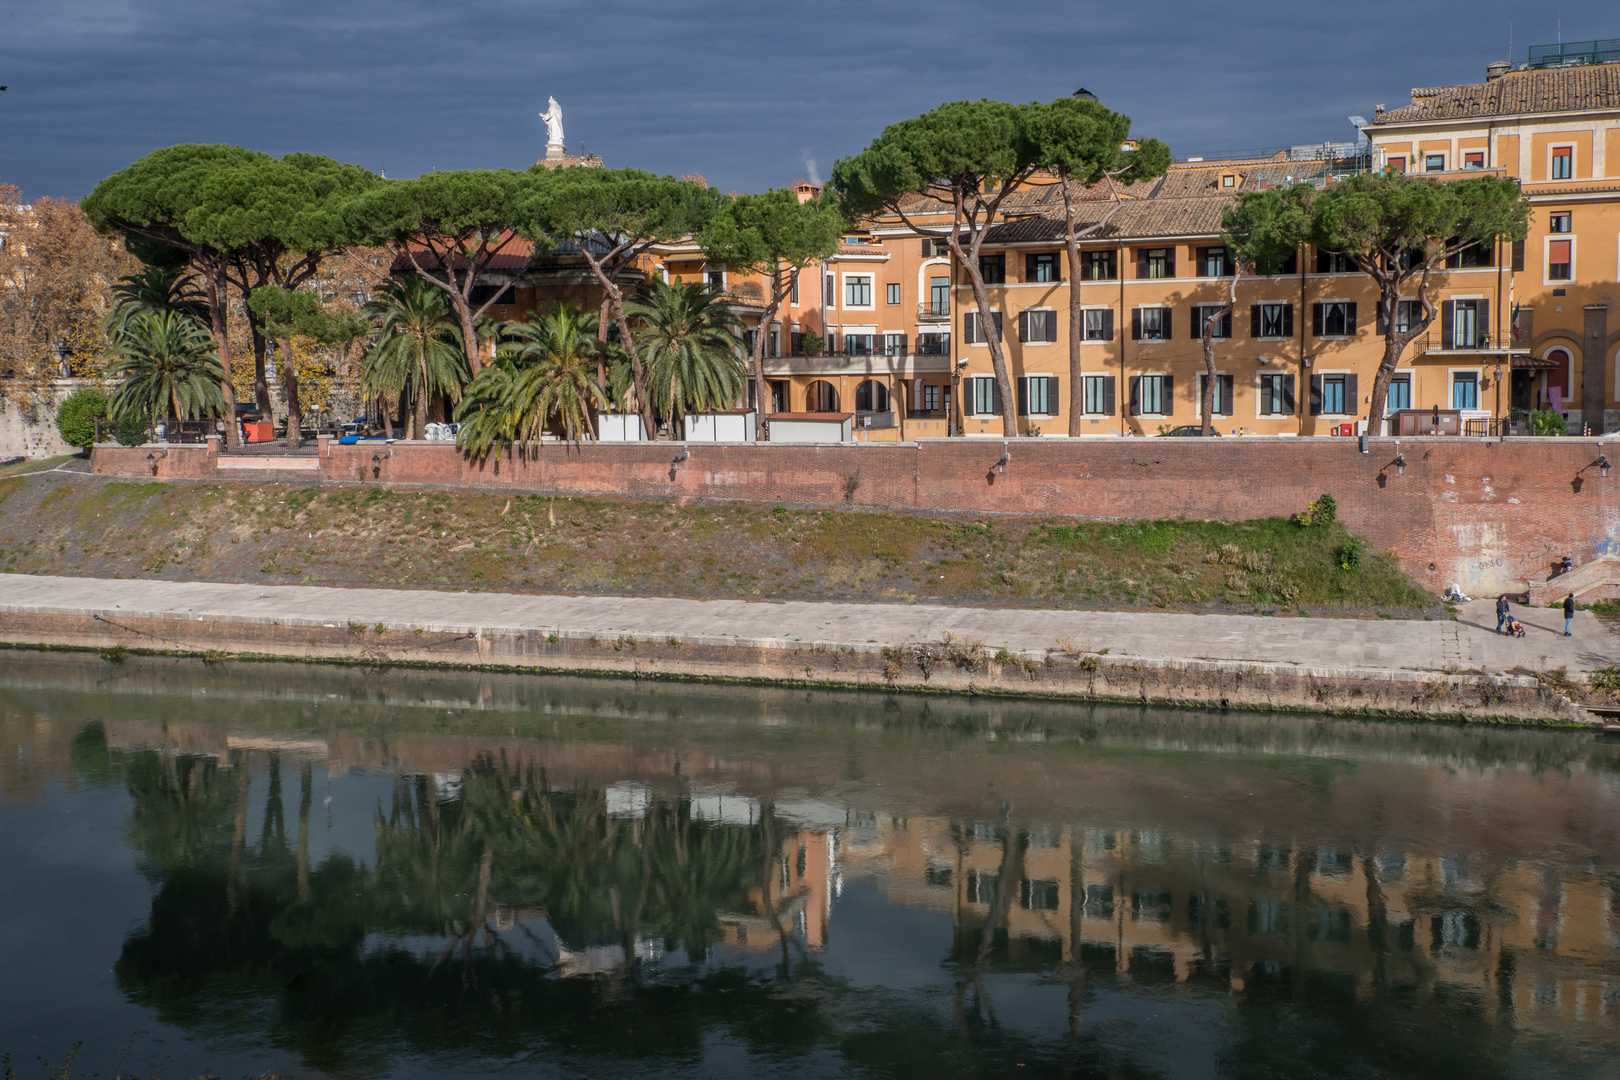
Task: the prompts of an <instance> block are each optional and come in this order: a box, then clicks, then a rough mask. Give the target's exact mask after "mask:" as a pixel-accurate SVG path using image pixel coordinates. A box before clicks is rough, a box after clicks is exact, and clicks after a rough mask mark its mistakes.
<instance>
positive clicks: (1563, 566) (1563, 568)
mask: <svg viewBox="0 0 1620 1080" xmlns="http://www.w3.org/2000/svg"><path fill="white" fill-rule="evenodd" d="M1574 566H1575V563H1574V562H1573V561H1572V560H1571V559H1570V557H1569V556H1568V555H1565V556H1564V561H1563V562H1562V563H1560V564H1559V567H1558V574H1559V576H1560V577H1562V576H1563V575H1564V574H1567V573H1569V572H1570V570H1572V569H1573V568H1574Z"/></svg>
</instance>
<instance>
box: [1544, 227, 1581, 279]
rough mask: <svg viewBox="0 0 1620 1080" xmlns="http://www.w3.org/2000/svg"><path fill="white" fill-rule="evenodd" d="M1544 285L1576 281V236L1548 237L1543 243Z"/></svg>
mask: <svg viewBox="0 0 1620 1080" xmlns="http://www.w3.org/2000/svg"><path fill="white" fill-rule="evenodd" d="M1541 244H1542V266H1543V267H1544V269H1543V270H1542V284H1544V285H1561V284H1564V283H1565V282H1569V281H1574V280H1575V236H1574V234H1569V235H1564V236H1547V237H1543V238H1542V241H1541Z"/></svg>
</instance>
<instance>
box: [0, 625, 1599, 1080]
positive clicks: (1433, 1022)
mask: <svg viewBox="0 0 1620 1080" xmlns="http://www.w3.org/2000/svg"><path fill="white" fill-rule="evenodd" d="M0 972H3V975H0V1051H4V1052H7V1053H9V1054H10V1055H11V1057H12V1060H13V1062H14V1064H15V1066H16V1068H17V1071H18V1075H19V1076H20V1077H21V1078H22V1080H32V1078H33V1077H35V1076H43V1075H46V1074H47V1072H48V1071H49V1070H48V1069H47V1064H49V1065H51V1066H56V1067H60V1065H61V1063H62V1062H63V1060H64V1059H65V1058H66V1057H67V1056H68V1055H69V1054H70V1053H73V1052H74V1047H75V1045H78V1047H79V1048H78V1050H77V1056H76V1058H75V1060H74V1061H73V1063H72V1069H71V1071H73V1072H74V1073H81V1074H89V1073H98V1074H99V1075H101V1076H103V1077H110V1076H112V1075H114V1074H115V1073H117V1072H120V1071H122V1072H123V1073H124V1074H126V1075H128V1074H133V1075H136V1076H140V1077H143V1078H147V1080H151V1078H154V1077H163V1078H183V1077H193V1076H197V1075H199V1074H204V1073H210V1074H218V1075H222V1076H227V1077H235V1076H244V1075H260V1074H264V1073H277V1074H283V1075H288V1076H306V1075H321V1074H325V1075H331V1076H341V1077H371V1076H402V1077H429V1076H445V1075H474V1074H475V1075H480V1076H488V1075H514V1076H525V1077H529V1076H678V1077H731V1076H738V1077H749V1078H758V1077H765V1076H770V1077H774V1076H844V1075H849V1076H874V1077H886V1076H895V1077H926V1078H928V1080H939V1078H943V1077H947V1076H951V1077H954V1076H1017V1077H1029V1076H1037V1075H1062V1076H1075V1077H1189V1078H1191V1077H1295V1076H1298V1077H1355V1078H1367V1077H1451V1076H1456V1077H1614V1076H1615V1075H1617V1072H1620V1066H1617V1065H1616V1062H1617V1061H1620V740H1615V739H1612V738H1605V737H1603V736H1594V735H1590V734H1579V733H1567V732H1548V731H1533V730H1525V729H1513V728H1478V729H1473V728H1465V727H1459V726H1441V725H1413V724H1397V723H1370V722H1369V723H1363V722H1355V721H1341V720H1323V719H1318V718H1310V717H1295V716H1283V715H1264V716H1262V715H1250V714H1233V713H1201V712H1181V711H1173V710H1165V709H1144V708H1126V707H1113V706H1110V707H1084V706H1075V705H1063V704H1055V703H1038V702H1037V703H1030V702H1006V701H997V702H987V701H982V700H976V699H944V698H939V699H934V698H925V697H916V696H885V695H881V694H863V695H857V694H844V693H838V694H834V693H814V692H809V693H807V692H803V691H788V690H768V689H750V688H714V687H700V686H680V685H654V684H648V683H633V682H619V681H608V680H584V679H579V680H575V679H537V678H527V677H518V676H501V675H470V674H459V673H432V672H400V671H361V670H345V669H335V668H327V667H318V666H302V665H258V664H241V663H227V664H224V665H219V666H214V667H208V666H204V665H203V664H201V663H196V662H191V661H176V660H158V659H139V658H131V659H129V660H128V661H126V662H124V663H122V664H118V663H111V662H107V661H103V660H101V659H99V658H97V657H93V656H88V657H87V656H60V655H46V654H28V653H10V654H0Z"/></svg>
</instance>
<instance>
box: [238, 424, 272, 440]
mask: <svg viewBox="0 0 1620 1080" xmlns="http://www.w3.org/2000/svg"><path fill="white" fill-rule="evenodd" d="M242 433H243V438H245V439H247V441H248V442H274V441H275V438H276V426H275V425H274V424H272V423H268V422H262V423H257V424H243V425H242Z"/></svg>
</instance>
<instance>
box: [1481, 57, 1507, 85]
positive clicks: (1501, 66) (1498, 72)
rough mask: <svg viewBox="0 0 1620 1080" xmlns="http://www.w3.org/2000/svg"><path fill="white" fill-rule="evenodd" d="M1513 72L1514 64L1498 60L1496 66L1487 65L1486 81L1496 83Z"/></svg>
mask: <svg viewBox="0 0 1620 1080" xmlns="http://www.w3.org/2000/svg"><path fill="white" fill-rule="evenodd" d="M1512 70H1513V63H1512V62H1511V61H1509V60H1498V61H1496V62H1495V63H1494V64H1486V65H1485V81H1486V82H1495V81H1496V80H1497V79H1500V78H1501V77H1502V76H1504V75H1506V74H1507V73H1508V72H1510V71H1512Z"/></svg>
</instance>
